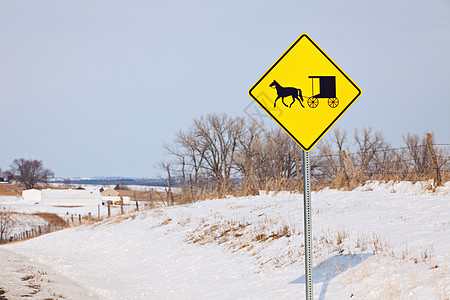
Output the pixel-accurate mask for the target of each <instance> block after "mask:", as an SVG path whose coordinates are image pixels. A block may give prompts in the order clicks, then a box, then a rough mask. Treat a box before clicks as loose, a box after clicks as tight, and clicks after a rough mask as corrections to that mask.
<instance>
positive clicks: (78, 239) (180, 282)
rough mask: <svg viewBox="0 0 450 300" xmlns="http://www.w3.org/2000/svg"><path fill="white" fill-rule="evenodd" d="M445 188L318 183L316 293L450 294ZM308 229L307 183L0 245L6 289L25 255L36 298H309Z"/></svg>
mask: <svg viewBox="0 0 450 300" xmlns="http://www.w3.org/2000/svg"><path fill="white" fill-rule="evenodd" d="M449 192H450V183H447V185H446V186H444V187H441V188H439V190H438V191H436V193H430V192H429V191H428V190H427V184H423V183H422V185H421V186H420V187H419V186H416V185H412V184H409V183H397V184H394V183H390V184H379V183H376V182H375V183H373V182H372V183H368V184H367V185H365V186H363V187H361V188H358V189H357V190H355V191H349V192H345V191H337V190H329V189H326V190H323V191H320V192H314V193H313V194H312V209H313V221H312V222H313V223H312V225H313V246H314V249H313V253H314V270H313V276H314V295H315V299H448V298H449V296H450V274H449V272H450V271H449V269H448V267H449V266H448V265H449V263H450V237H449V236H450V235H449V232H450V196H449V195H450V193H449ZM303 239H304V236H303V196H302V195H301V194H291V193H288V192H280V193H269V194H265V193H262V194H261V195H260V196H255V197H239V198H235V197H229V198H226V199H215V200H207V201H202V202H197V203H194V204H190V205H183V206H175V207H169V208H158V209H153V210H147V211H141V212H138V213H132V214H129V215H127V216H124V217H116V218H113V219H109V220H107V221H103V222H101V223H96V224H94V225H91V226H81V227H74V228H71V229H67V230H63V231H60V232H55V233H52V234H48V235H45V236H42V237H39V238H36V239H32V240H29V241H26V242H21V243H14V244H8V245H3V246H1V247H0V255H1V259H0V260H2V261H3V264H5V261H8V263H7V264H8V266H9V270H10V271H9V274H5V272H4V271H2V270H1V269H0V289H3V290H5V291H6V294H5V295H6V296H7V297H8V295H10V296H11V295H12V296H14V295H17V284H16V285H14V283H13V282H12V279H11V278H19V279H20V280H22V279H23V278H24V276H26V275H24V274H26V273H27V271H26V269H24V268H25V267H26V266H28V268H29V272H30V274H31V275H30V276H33V278H31V279H28V280H27V281H24V280H22V281H23V282H25V283H27V284H28V283H32V284H30V285H33V284H34V285H39V288H36V286H35V289H34V290H31V288H30V290H29V291H28V292H26V291H24V290H21V291H20V293H22V294H23V293H29V294H33V293H34V295H35V297H38V298H39V297H41V298H44V297H45V296H47V295H49V294H50V295H51V294H53V296H52V297H54V298H63V297H66V298H67V299H81V298H78V297H82V298H85V297H88V298H92V299H303V298H304V293H305V285H304V261H303V260H304V255H303V253H304V250H303ZM7 257H15V260H16V262H15V263H16V265H17V267H16V268H15V267H14V266H15V265H14V261H9V260H8V258H7ZM19 265H20V266H22V267H19ZM16 269H17V270H16ZM11 270H12V271H11ZM14 270H15V271H14ZM24 270H25V271H24ZM33 270H34V271H33ZM11 272H12V273H11ZM14 272H16V273H14ZM14 274H16V276H15V277H14ZM39 274H41V275H39ZM42 274H43V275H42ZM7 277H8V278H9V279H8V280H9V281H8V280H7V279H6V278H7ZM34 279H36V282H35V281H33V280H34ZM14 287H15V288H14ZM14 289H15V290H14ZM25 289H26V287H25ZM14 293H16V294H14ZM80 295H84V296H80Z"/></svg>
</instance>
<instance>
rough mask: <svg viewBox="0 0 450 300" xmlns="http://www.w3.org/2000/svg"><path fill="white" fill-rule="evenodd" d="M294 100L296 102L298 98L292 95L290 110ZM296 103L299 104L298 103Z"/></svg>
mask: <svg viewBox="0 0 450 300" xmlns="http://www.w3.org/2000/svg"><path fill="white" fill-rule="evenodd" d="M295 99H297V100H298V98H297V97H295V96H294V95H292V102H291V105H289V108H291V106H292V104H294V102H295ZM298 102H300V101H298ZM300 104H301V103H300Z"/></svg>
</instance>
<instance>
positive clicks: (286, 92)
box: [269, 80, 305, 108]
mask: <svg viewBox="0 0 450 300" xmlns="http://www.w3.org/2000/svg"><path fill="white" fill-rule="evenodd" d="M269 86H270V87H271V88H275V89H277V99H275V103H274V104H273V107H277V100H278V99H280V98H281V102H283V104H284V106H286V107H289V108H291V106H292V104H294V102H295V100H297V101H298V103H300V105H301V106H302V107H303V108H305V107H304V106H303V104H302V102H303V97H302V90H301V89H296V88H293V87H282V86H281V85H280V84H279V83H278V82H276V81H275V80H274V81H273V82H272V83H271V84H270V85H269ZM289 96H291V97H292V102H291V105H289V106H287V105H286V103H284V98H285V97H289ZM299 97H300V99H299Z"/></svg>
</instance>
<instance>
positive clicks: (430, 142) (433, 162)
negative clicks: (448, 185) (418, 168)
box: [427, 133, 441, 186]
mask: <svg viewBox="0 0 450 300" xmlns="http://www.w3.org/2000/svg"><path fill="white" fill-rule="evenodd" d="M427 150H428V155H429V156H430V160H431V165H432V167H433V169H434V172H433V177H434V178H433V179H434V184H435V186H440V185H441V171H440V170H439V165H438V163H437V158H436V152H435V151H434V148H433V135H432V134H431V133H427Z"/></svg>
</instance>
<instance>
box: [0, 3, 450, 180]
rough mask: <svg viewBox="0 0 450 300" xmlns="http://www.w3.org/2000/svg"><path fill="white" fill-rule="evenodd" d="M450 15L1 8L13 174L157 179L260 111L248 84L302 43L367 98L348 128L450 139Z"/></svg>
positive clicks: (386, 6)
mask: <svg viewBox="0 0 450 300" xmlns="http://www.w3.org/2000/svg"><path fill="white" fill-rule="evenodd" d="M449 16H450V2H449V1H448V0H430V1H414V0H412V1H411V0H408V1H395V0H394V1H393V0H388V1H360V0H358V1H299V0H296V1H273V0H272V1H245V0H229V1H197V0H191V1H150V0H142V1H138V0H123V1H118V0H103V1H100V0H76V1H75V0H65V1H61V0H40V1H31V0H29V1H23V0H14V1H4V0H0V105H1V125H2V129H1V131H0V132H1V136H2V138H1V141H2V142H1V148H0V167H1V168H2V169H3V170H5V169H8V168H9V165H10V164H11V162H12V160H13V159H15V158H22V157H23V158H27V159H31V158H33V159H39V160H43V162H44V165H45V166H46V167H48V168H50V169H52V170H53V171H54V172H55V175H56V176H57V177H75V176H131V177H155V176H158V174H159V173H160V170H159V169H158V168H157V163H158V161H160V160H162V159H165V156H164V151H163V149H162V145H163V144H164V143H168V142H170V141H171V140H172V139H173V137H174V134H175V132H176V131H177V130H178V129H182V128H187V127H189V126H190V124H191V121H192V118H193V117H198V116H201V115H203V114H206V113H228V114H230V115H232V116H245V115H246V114H250V115H251V114H254V113H255V112H256V109H259V108H257V107H256V104H253V102H252V100H251V98H250V97H249V96H248V90H249V88H250V87H251V86H252V85H253V84H254V83H255V82H256V81H257V80H258V79H259V77H260V76H261V75H263V74H264V72H265V71H266V70H267V69H268V68H269V67H270V66H271V65H272V63H274V62H275V61H276V60H277V59H278V57H279V56H280V55H281V54H282V53H283V52H284V51H285V50H286V49H287V48H288V47H289V46H290V45H291V44H292V43H293V42H294V41H295V40H296V39H297V38H298V37H299V36H300V35H301V34H302V33H307V34H308V35H309V36H310V37H311V38H312V39H313V40H314V41H315V42H316V43H317V44H318V45H319V46H320V47H321V48H322V49H323V50H324V51H325V52H327V54H328V55H329V56H330V57H331V58H332V59H333V60H334V61H335V62H336V63H337V64H338V65H339V66H340V67H341V68H342V69H343V70H344V71H345V72H346V73H347V75H349V76H350V78H352V79H353V80H354V81H355V83H356V84H357V85H358V86H359V87H360V88H361V89H362V96H361V97H360V98H359V99H358V100H357V102H356V103H355V104H354V105H353V106H352V107H351V108H350V109H349V110H348V111H347V113H346V114H345V115H344V116H343V117H342V118H341V119H340V120H339V121H338V122H337V124H336V126H335V128H337V127H338V128H341V129H346V130H348V131H349V132H353V130H354V128H363V127H369V126H371V127H373V129H374V130H377V131H381V132H382V133H383V134H384V136H385V138H386V140H387V141H390V142H391V143H392V144H393V146H400V145H401V143H402V134H406V133H408V132H410V133H417V134H420V135H423V134H424V133H425V132H427V131H433V132H434V133H435V135H436V140H437V141H438V142H441V143H450V130H449V129H450V121H449V117H450V104H449V100H450V58H449V54H450V17H449ZM256 117H257V116H256ZM263 120H264V126H266V127H270V126H273V123H274V122H273V121H272V120H270V119H268V118H264V119H263Z"/></svg>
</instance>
